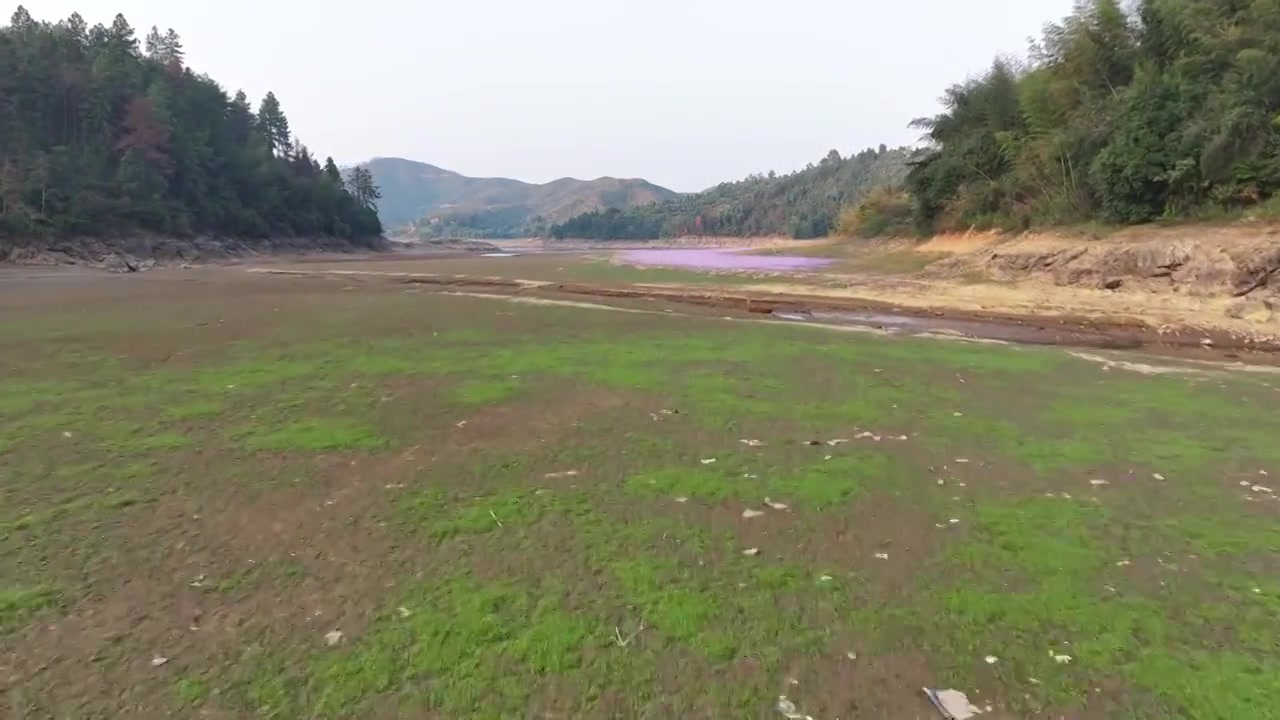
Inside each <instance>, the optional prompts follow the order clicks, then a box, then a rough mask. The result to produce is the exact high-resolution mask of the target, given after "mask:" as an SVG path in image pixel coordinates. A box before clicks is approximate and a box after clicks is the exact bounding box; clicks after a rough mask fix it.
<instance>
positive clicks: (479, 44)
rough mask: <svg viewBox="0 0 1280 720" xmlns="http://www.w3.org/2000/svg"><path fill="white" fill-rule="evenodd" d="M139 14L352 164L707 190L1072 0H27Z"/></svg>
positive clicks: (921, 89)
mask: <svg viewBox="0 0 1280 720" xmlns="http://www.w3.org/2000/svg"><path fill="white" fill-rule="evenodd" d="M24 1H25V2H26V6H27V9H28V10H29V11H30V12H31V14H32V15H33V16H35V17H36V18H37V19H43V20H57V19H60V18H65V17H66V16H68V15H70V14H71V13H72V12H76V11H78V12H79V13H80V14H81V15H83V16H84V17H85V19H86V20H87V21H88V22H89V23H90V24H93V23H97V22H102V23H104V24H109V23H110V22H111V19H112V18H113V17H114V16H115V14H116V13H117V12H120V13H123V14H124V16H125V17H126V18H127V19H128V20H129V22H130V23H131V24H132V25H133V26H134V28H135V29H136V30H137V32H138V36H139V38H142V37H143V36H145V34H146V30H147V29H149V28H150V27H151V26H152V25H157V26H159V27H160V29H161V30H162V31H163V30H165V29H166V28H170V27H171V28H173V29H174V30H176V31H177V32H178V34H179V35H180V36H181V37H182V40H183V43H184V45H185V46H186V52H187V63H188V65H189V66H190V67H191V68H193V69H194V70H196V71H197V72H203V73H207V74H208V75H210V76H211V77H213V78H214V79H215V80H217V81H218V82H220V83H221V84H222V85H223V87H225V88H226V89H227V90H228V91H229V92H234V91H235V90H237V89H243V90H244V91H245V92H246V93H248V94H249V96H250V98H251V99H253V101H254V103H255V106H256V103H257V101H258V99H260V98H261V97H262V96H263V95H265V94H266V92H267V91H268V90H270V91H273V92H275V94H276V96H277V97H278V98H279V99H280V101H281V104H282V105H283V107H284V110H285V113H286V115H287V116H288V118H289V122H290V125H291V127H292V128H293V131H294V133H295V134H296V135H297V136H298V137H299V138H300V139H301V140H302V141H303V142H304V143H306V145H307V146H308V147H310V148H311V149H312V151H313V152H314V153H316V154H317V155H319V156H321V157H324V156H326V155H332V156H333V157H334V158H335V159H336V160H337V161H338V162H339V164H344V165H345V164H353V163H357V162H361V161H364V160H368V159H370V158H373V157H380V156H394V157H404V158H409V159H412V160H420V161H423V162H428V163H431V164H433V165H438V166H440V167H444V168H448V169H450V170H455V171H458V172H461V173H463V174H466V175H474V176H486V177H487V176H500V177H514V178H518V179H521V180H526V181H530V182H546V181H549V180H554V179H556V178H559V177H565V176H569V177H577V178H585V179H590V178H595V177H600V176H606V175H607V176H612V177H643V178H645V179H647V180H650V181H652V182H655V183H658V184H659V185H664V186H666V187H669V188H671V189H673V190H680V191H695V190H701V189H704V188H706V187H710V186H712V185H715V184H716V183H718V182H722V181H725V180H736V179H740V178H742V177H745V176H746V175H748V174H750V173H753V172H768V171H769V170H776V171H778V172H780V173H782V172H790V171H791V170H796V169H799V168H801V167H803V166H804V165H805V164H806V163H808V162H817V161H818V160H819V159H821V157H822V156H823V155H825V154H826V153H827V151H829V150H831V149H832V148H835V149H837V150H839V151H840V152H841V154H844V155H847V154H850V153H852V152H856V151H858V150H860V149H862V148H865V147H873V146H876V145H879V144H881V143H885V144H887V145H890V146H894V145H902V144H910V143H914V142H915V141H916V140H917V139H918V136H919V133H918V132H917V131H915V130H912V129H910V128H908V127H907V123H909V122H910V121H911V119H912V118H915V117H919V116H923V115H931V114H933V113H934V112H936V111H937V109H938V102H937V99H938V97H940V96H941V94H942V91H943V89H945V88H946V87H947V86H948V85H951V84H953V83H956V82H960V81H962V80H964V79H965V78H966V77H967V76H970V75H974V74H978V73H981V72H982V71H983V70H984V69H985V68H987V67H988V66H989V65H990V63H991V61H992V59H993V58H994V57H995V56H996V55H997V54H1022V53H1023V52H1024V51H1025V49H1026V46H1027V40H1028V38H1030V37H1032V36H1035V35H1038V34H1039V32H1040V29H1041V28H1042V27H1043V26H1044V24H1045V23H1046V22H1049V21H1053V20H1058V19H1060V18H1061V17H1062V16H1064V15H1065V14H1067V13H1068V12H1069V11H1070V9H1071V5H1072V0H896V1H895V0H889V1H888V2H886V1H884V0H787V1H785V2H777V0H648V1H647V2H644V3H634V2H619V0H536V1H532V0H453V1H452V2H443V1H442V0H427V1H426V2H421V1H414V0H361V1H360V2H336V1H333V0H217V1H215V0H181V1H178V0H24Z"/></svg>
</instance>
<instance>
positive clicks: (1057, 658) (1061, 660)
mask: <svg viewBox="0 0 1280 720" xmlns="http://www.w3.org/2000/svg"><path fill="white" fill-rule="evenodd" d="M1049 656H1050V657H1052V658H1053V661H1054V662H1056V663H1058V664H1059V665H1066V664H1067V663H1069V662H1071V656H1070V655H1058V654H1055V653H1054V652H1053V651H1052V650H1050V651H1049Z"/></svg>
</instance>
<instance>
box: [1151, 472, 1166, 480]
mask: <svg viewBox="0 0 1280 720" xmlns="http://www.w3.org/2000/svg"><path fill="white" fill-rule="evenodd" d="M1151 477H1153V478H1155V479H1156V480H1163V479H1164V476H1163V475H1161V474H1160V473H1151Z"/></svg>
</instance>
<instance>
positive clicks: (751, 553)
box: [742, 548, 760, 557]
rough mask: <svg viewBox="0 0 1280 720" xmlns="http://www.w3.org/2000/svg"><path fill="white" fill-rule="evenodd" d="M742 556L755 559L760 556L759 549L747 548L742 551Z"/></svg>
mask: <svg viewBox="0 0 1280 720" xmlns="http://www.w3.org/2000/svg"><path fill="white" fill-rule="evenodd" d="M742 554H743V555H746V556H748V557H755V556H756V555H759V554H760V548H747V549H746V550H743V551H742Z"/></svg>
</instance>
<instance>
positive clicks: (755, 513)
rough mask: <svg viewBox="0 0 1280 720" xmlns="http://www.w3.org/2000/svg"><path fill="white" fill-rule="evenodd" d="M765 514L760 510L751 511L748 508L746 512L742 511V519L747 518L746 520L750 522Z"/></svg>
mask: <svg viewBox="0 0 1280 720" xmlns="http://www.w3.org/2000/svg"><path fill="white" fill-rule="evenodd" d="M763 514H764V512H762V511H760V510H753V509H751V508H747V509H746V510H743V511H742V517H744V518H746V519H748V520H750V519H751V518H757V517H760V516H761V515H763Z"/></svg>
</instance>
